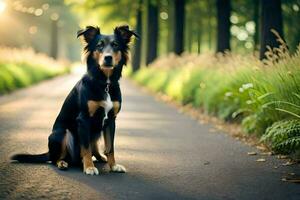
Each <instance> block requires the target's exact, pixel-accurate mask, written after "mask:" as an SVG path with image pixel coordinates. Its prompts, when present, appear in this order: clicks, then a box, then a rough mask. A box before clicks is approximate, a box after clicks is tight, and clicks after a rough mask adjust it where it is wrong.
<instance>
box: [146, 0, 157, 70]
mask: <svg viewBox="0 0 300 200" xmlns="http://www.w3.org/2000/svg"><path fill="white" fill-rule="evenodd" d="M147 8H148V15H147V28H148V30H147V50H146V52H147V53H146V65H149V64H150V63H151V62H152V61H153V60H155V58H156V57H157V44H158V3H157V1H156V0H148V1H147Z"/></svg>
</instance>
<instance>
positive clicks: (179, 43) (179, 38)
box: [174, 0, 185, 55]
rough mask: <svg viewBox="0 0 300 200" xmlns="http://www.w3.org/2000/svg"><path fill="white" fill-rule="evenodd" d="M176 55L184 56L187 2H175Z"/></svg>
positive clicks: (177, 0) (180, 0) (181, 0)
mask: <svg viewBox="0 0 300 200" xmlns="http://www.w3.org/2000/svg"><path fill="white" fill-rule="evenodd" d="M174 4H175V9H174V19H175V20H174V22H175V27H174V53H176V54H177V55H180V54H182V52H183V47H184V19H185V0H175V2H174Z"/></svg>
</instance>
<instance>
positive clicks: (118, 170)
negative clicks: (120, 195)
mask: <svg viewBox="0 0 300 200" xmlns="http://www.w3.org/2000/svg"><path fill="white" fill-rule="evenodd" d="M110 171H111V172H116V173H125V172H126V168H125V167H124V166H123V165H119V164H115V165H113V166H112V167H111V170H110Z"/></svg>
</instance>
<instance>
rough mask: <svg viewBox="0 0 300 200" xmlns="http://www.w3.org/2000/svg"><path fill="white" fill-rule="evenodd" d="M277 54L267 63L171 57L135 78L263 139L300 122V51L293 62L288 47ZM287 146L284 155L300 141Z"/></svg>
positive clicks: (245, 58)
mask: <svg viewBox="0 0 300 200" xmlns="http://www.w3.org/2000/svg"><path fill="white" fill-rule="evenodd" d="M276 51H277V53H276V54H274V53H273V52H272V51H271V52H269V55H268V60H265V61H264V63H262V62H260V61H259V60H258V59H256V58H255V57H253V56H240V55H233V54H228V55H225V56H217V57H216V56H214V55H209V54H202V55H200V56H197V55H185V56H183V57H180V58H179V57H174V56H172V55H171V56H169V57H165V58H161V59H159V60H157V61H156V62H154V63H153V64H152V65H151V66H150V67H147V68H146V67H144V68H142V69H141V70H139V71H138V72H137V73H135V74H133V75H132V77H133V79H135V80H137V81H138V82H139V83H140V84H143V85H145V86H147V87H148V88H150V89H151V90H153V91H156V92H162V93H164V94H166V95H168V96H170V97H171V98H172V99H174V100H176V101H178V102H180V103H182V104H188V103H189V104H192V105H193V106H195V107H201V108H202V109H203V110H204V111H205V112H206V113H208V114H211V115H215V116H218V117H220V118H222V119H224V120H226V121H235V122H239V123H241V125H242V127H243V129H244V131H245V133H248V134H256V135H258V136H262V135H264V134H265V131H266V129H267V128H268V127H270V126H272V124H274V123H275V122H278V121H282V120H299V119H300V87H299V85H300V70H299V66H300V54H299V47H298V50H297V52H296V53H295V54H294V55H292V56H291V55H290V54H289V53H288V51H287V49H286V47H285V46H281V47H280V48H278V49H276ZM278 52H279V53H278ZM276 56H277V57H276ZM174 66H175V67H174ZM268 130H269V129H268ZM267 132H268V131H267ZM284 141H285V142H284ZM284 141H281V142H280V143H278V144H277V143H276V145H279V144H280V145H279V146H280V147H282V148H283V149H284V148H285V145H288V143H289V142H291V143H293V145H291V146H290V147H295V145H294V144H297V143H296V141H298V139H295V138H293V137H292V136H291V139H289V138H286V140H284ZM272 142H273V141H271V142H270V143H272ZM274 148H275V147H274ZM276 148H277V147H276ZM278 148H279V147H278ZM281 151H282V149H281ZM289 151H290V150H289Z"/></svg>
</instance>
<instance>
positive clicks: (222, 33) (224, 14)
mask: <svg viewBox="0 0 300 200" xmlns="http://www.w3.org/2000/svg"><path fill="white" fill-rule="evenodd" d="M216 6H217V52H221V53H224V52H225V51H226V50H230V11H231V5H230V0H217V1H216Z"/></svg>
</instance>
